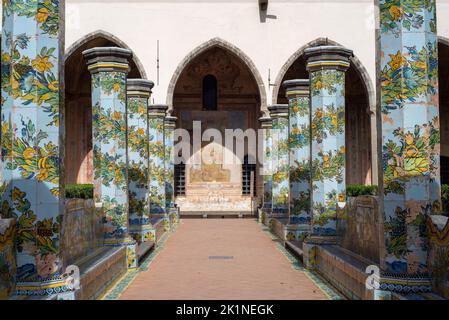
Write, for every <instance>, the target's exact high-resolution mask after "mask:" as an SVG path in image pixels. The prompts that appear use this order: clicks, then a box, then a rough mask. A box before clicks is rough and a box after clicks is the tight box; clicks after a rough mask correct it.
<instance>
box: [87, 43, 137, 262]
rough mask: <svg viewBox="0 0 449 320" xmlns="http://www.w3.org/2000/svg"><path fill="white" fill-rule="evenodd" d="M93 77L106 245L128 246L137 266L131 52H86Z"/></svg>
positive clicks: (98, 196)
mask: <svg viewBox="0 0 449 320" xmlns="http://www.w3.org/2000/svg"><path fill="white" fill-rule="evenodd" d="M83 55H84V58H85V60H86V61H87V65H88V69H89V71H90V72H91V74H92V139H93V149H94V150H93V153H94V159H93V162H94V165H93V167H94V186H95V189H94V198H95V202H96V203H98V204H100V205H101V218H102V220H103V223H104V236H105V239H104V243H105V245H107V246H122V245H126V246H127V247H128V267H130V268H132V267H135V266H136V264H137V261H136V259H135V257H133V250H134V246H135V242H134V240H132V238H131V237H130V236H129V232H128V231H129V230H128V210H129V203H128V168H127V159H126V158H127V157H126V138H127V137H126V102H127V101H126V79H127V74H128V71H129V65H128V60H129V59H131V56H132V53H131V51H130V50H127V49H121V48H112V47H106V48H104V47H103V48H93V49H89V50H86V51H84V52H83Z"/></svg>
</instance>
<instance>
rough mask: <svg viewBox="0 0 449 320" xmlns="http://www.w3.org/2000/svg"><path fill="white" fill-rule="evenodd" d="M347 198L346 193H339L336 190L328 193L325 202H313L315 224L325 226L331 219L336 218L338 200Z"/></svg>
mask: <svg viewBox="0 0 449 320" xmlns="http://www.w3.org/2000/svg"><path fill="white" fill-rule="evenodd" d="M345 198H346V195H345V193H338V192H337V191H336V190H333V191H331V192H328V193H327V194H326V199H325V202H324V203H322V202H314V203H313V217H312V220H313V224H316V225H318V226H322V227H323V226H325V225H327V224H328V223H329V221H331V220H334V219H335V218H336V209H337V202H338V201H343V200H344V199H345Z"/></svg>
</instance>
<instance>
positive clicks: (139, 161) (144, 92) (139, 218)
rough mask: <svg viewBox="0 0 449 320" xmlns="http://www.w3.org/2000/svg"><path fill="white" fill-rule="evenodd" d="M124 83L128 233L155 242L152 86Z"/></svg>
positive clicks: (131, 81)
mask: <svg viewBox="0 0 449 320" xmlns="http://www.w3.org/2000/svg"><path fill="white" fill-rule="evenodd" d="M127 84H128V88H127V103H128V105H127V126H128V128H127V141H128V144H127V154H128V195H129V228H130V231H129V232H130V234H131V235H132V236H133V238H134V239H135V240H136V241H137V242H138V243H141V242H146V241H154V239H155V231H154V229H153V227H152V225H151V221H150V215H149V213H150V188H149V183H148V182H149V175H148V159H149V155H148V130H149V126H148V99H149V98H150V96H151V88H153V86H154V84H153V82H151V81H148V80H143V79H128V82H127Z"/></svg>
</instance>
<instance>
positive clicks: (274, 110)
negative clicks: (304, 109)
mask: <svg viewBox="0 0 449 320" xmlns="http://www.w3.org/2000/svg"><path fill="white" fill-rule="evenodd" d="M268 111H270V116H271V118H273V119H274V118H288V104H273V105H271V106H268Z"/></svg>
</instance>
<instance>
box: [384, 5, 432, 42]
mask: <svg viewBox="0 0 449 320" xmlns="http://www.w3.org/2000/svg"><path fill="white" fill-rule="evenodd" d="M435 6H436V4H435V0H381V1H380V21H382V24H381V28H382V32H393V33H394V34H395V35H396V36H397V37H399V34H400V28H401V27H403V28H405V29H406V30H408V31H412V30H413V29H415V30H416V29H421V28H422V26H423V24H424V15H425V12H424V10H426V11H428V12H434V11H435V9H436V7H435ZM429 24H430V31H431V32H436V21H435V19H432V20H430V22H429Z"/></svg>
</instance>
